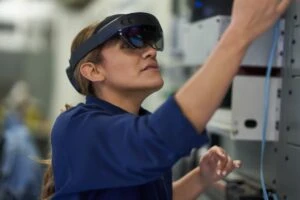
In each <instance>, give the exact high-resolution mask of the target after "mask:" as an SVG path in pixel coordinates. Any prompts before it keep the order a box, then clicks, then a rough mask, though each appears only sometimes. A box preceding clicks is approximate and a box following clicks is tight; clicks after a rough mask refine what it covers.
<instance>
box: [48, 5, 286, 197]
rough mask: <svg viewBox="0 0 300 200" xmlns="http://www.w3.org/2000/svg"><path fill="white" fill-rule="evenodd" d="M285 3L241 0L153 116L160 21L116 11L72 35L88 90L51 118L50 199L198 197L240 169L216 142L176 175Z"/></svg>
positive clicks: (81, 83)
mask: <svg viewBox="0 0 300 200" xmlns="http://www.w3.org/2000/svg"><path fill="white" fill-rule="evenodd" d="M288 4H289V0H282V1H280V2H279V1H277V0H261V1H260V4H259V5H257V3H255V2H254V1H244V0H235V2H234V8H233V14H232V22H231V24H230V26H229V27H228V29H227V30H226V32H225V33H224V35H223V37H222V39H221V40H220V42H219V44H218V45H217V47H216V49H215V51H214V52H213V53H212V55H211V56H210V57H209V59H208V60H207V62H206V64H205V65H204V66H203V67H202V68H201V69H200V70H199V71H198V72H197V73H195V75H194V76H193V77H192V78H191V79H190V80H189V81H188V82H187V83H186V84H185V85H184V86H183V87H182V88H180V89H179V90H178V92H177V93H176V94H175V95H174V96H173V97H170V98H169V99H168V100H167V101H166V102H165V103H164V104H163V105H162V106H161V107H160V108H158V109H157V110H156V111H155V112H154V113H153V114H149V113H148V112H147V111H146V110H144V109H143V108H141V104H142V102H143V101H144V99H145V98H146V97H147V96H149V95H150V94H152V93H153V92H155V91H157V90H159V89H160V88H161V87H162V85H163V80H162V78H161V75H160V71H159V65H158V63H157V60H156V53H157V51H158V50H162V49H163V37H162V30H161V27H160V25H159V22H158V21H157V19H156V18H155V17H154V16H152V15H150V14H147V13H131V14H124V15H113V16H110V17H108V18H106V19H105V20H104V21H103V22H101V23H99V24H96V25H91V26H89V27H87V28H85V29H83V30H82V31H81V32H80V33H79V34H78V35H77V37H76V38H75V39H74V41H73V44H72V49H71V59H70V66H69V67H68V69H67V75H68V77H69V79H70V81H71V83H72V85H73V86H74V87H75V89H76V90H77V91H78V92H80V93H81V94H84V95H86V96H87V98H86V103H85V104H79V105H77V106H75V107H73V108H71V109H69V110H67V111H66V112H64V113H62V114H61V115H60V116H59V117H58V118H57V120H56V122H55V124H54V127H53V130H52V135H51V142H52V165H53V174H54V183H55V184H54V185H55V193H54V194H53V199H194V198H196V197H197V196H198V195H199V194H200V193H201V192H202V191H203V190H205V189H206V188H207V187H208V186H210V185H211V184H213V183H214V182H215V181H217V180H220V179H221V178H223V177H224V176H226V175H227V174H228V173H230V172H231V171H232V170H233V169H235V168H238V167H239V166H240V162H239V161H233V160H232V159H231V158H230V157H229V156H228V155H226V153H225V152H224V151H223V150H222V149H221V148H219V147H213V148H212V149H210V150H209V151H208V153H207V154H206V155H205V156H204V157H203V158H202V159H201V161H200V164H199V167H197V168H195V169H194V170H192V171H191V172H190V173H188V174H187V175H186V176H184V177H183V178H182V179H180V180H179V181H177V182H176V183H174V184H173V186H172V183H171V172H170V171H171V167H172V165H173V164H174V163H175V162H176V161H177V160H178V159H179V158H181V157H182V156H185V155H187V154H188V153H189V152H190V150H191V149H192V148H194V147H197V148H198V147H200V146H201V145H203V144H204V143H206V142H207V136H206V135H205V132H203V129H204V127H205V124H206V123H207V122H208V120H209V119H210V117H211V115H212V114H213V112H214V111H215V109H216V108H217V107H218V105H219V102H220V101H221V100H222V98H223V96H224V94H225V92H226V90H227V88H228V85H229V84H230V82H231V81H232V79H233V77H234V75H235V74H236V72H237V70H238V67H239V64H240V62H241V60H242V58H243V56H244V54H245V51H246V49H247V47H248V46H249V45H250V43H251V41H253V40H254V39H255V38H256V37H257V36H258V35H259V34H261V33H262V32H264V31H265V30H266V29H267V28H269V27H270V26H271V25H272V24H273V23H274V22H275V21H276V19H277V18H278V17H279V16H280V15H281V14H282V13H283V12H284V10H285V9H286V7H287V6H288ZM49 175H50V176H49ZM47 177H51V168H50V170H49V173H48V174H47ZM51 180H52V179H51V178H50V179H49V180H46V184H47V183H51ZM47 189H49V188H44V191H47ZM50 189H51V187H50ZM52 192H53V191H52ZM47 195H49V194H46V195H45V196H46V198H47ZM45 196H44V197H45Z"/></svg>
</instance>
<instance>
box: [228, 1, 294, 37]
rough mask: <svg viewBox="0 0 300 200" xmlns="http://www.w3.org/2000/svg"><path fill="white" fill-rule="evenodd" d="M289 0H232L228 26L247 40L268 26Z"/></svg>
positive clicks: (280, 13) (284, 8)
mask: <svg viewBox="0 0 300 200" xmlns="http://www.w3.org/2000/svg"><path fill="white" fill-rule="evenodd" d="M290 1H291V0H259V1H257V0H234V5H233V9H232V18H231V24H230V28H231V29H234V30H235V31H238V32H239V33H240V34H241V35H243V36H244V39H245V40H247V41H248V42H251V41H253V40H254V39H255V38H256V37H258V36H259V35H260V34H261V33H263V32H265V31H266V30H267V29H268V28H270V27H271V26H272V25H273V24H274V23H275V21H276V20H277V19H278V18H279V17H280V16H281V15H282V14H283V13H284V12H285V10H286V9H287V7H288V5H289V4H290Z"/></svg>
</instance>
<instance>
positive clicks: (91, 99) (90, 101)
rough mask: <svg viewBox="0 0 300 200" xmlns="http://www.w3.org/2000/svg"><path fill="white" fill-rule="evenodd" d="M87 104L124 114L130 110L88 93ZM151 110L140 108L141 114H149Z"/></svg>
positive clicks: (113, 112)
mask: <svg viewBox="0 0 300 200" xmlns="http://www.w3.org/2000/svg"><path fill="white" fill-rule="evenodd" d="M85 103H86V105H96V106H97V107H100V108H102V109H103V110H106V111H109V112H110V113H112V114H124V113H128V111H126V110H124V109H122V108H120V107H118V106H116V105H114V104H111V103H109V102H107V101H104V100H102V99H99V98H97V97H95V96H92V95H88V96H87V97H86V102H85ZM149 113H150V112H149V111H147V110H146V109H144V108H142V107H141V108H140V110H139V115H146V114H149Z"/></svg>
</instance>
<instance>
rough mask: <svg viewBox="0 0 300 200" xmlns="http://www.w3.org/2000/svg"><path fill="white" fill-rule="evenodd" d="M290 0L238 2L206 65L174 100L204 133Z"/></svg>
mask: <svg viewBox="0 0 300 200" xmlns="http://www.w3.org/2000/svg"><path fill="white" fill-rule="evenodd" d="M289 3H290V0H281V1H278V0H260V1H259V3H258V2H257V1H255V0H235V1H234V6H233V11H232V21H231V23H230V25H229V27H228V28H227V30H226V31H225V33H224V34H223V36H222V38H221V40H220V41H219V43H218V44H217V46H216V48H215V50H214V51H213V53H212V54H211V55H210V57H209V58H208V60H207V61H206V63H205V64H204V65H203V66H202V67H201V69H200V70H199V71H198V72H196V73H195V74H194V76H193V77H192V78H191V79H190V80H189V81H188V82H186V83H185V85H184V86H183V87H182V88H180V89H179V90H178V92H177V93H176V95H175V100H176V101H177V103H178V104H179V106H180V108H181V109H182V111H183V113H184V114H185V116H186V117H187V118H188V119H189V120H190V121H191V123H192V124H193V125H194V127H196V129H197V130H198V131H199V132H201V131H202V130H203V128H204V127H205V124H206V123H207V122H208V120H209V119H210V118H211V116H212V114H213V113H214V111H215V110H216V109H217V107H218V106H219V104H220V102H221V100H222V99H223V97H224V95H225V93H226V91H227V89H228V86H229V85H230V83H231V81H232V80H233V78H234V76H235V74H236V73H237V71H238V68H239V66H240V63H241V61H242V58H243V57H244V55H245V52H246V50H247V48H248V46H249V45H250V44H251V42H252V41H253V40H254V39H255V38H256V37H257V36H259V35H260V34H261V33H263V32H264V31H266V30H267V29H268V28H270V27H271V26H272V25H273V24H274V23H275V21H276V20H277V19H278V18H279V17H280V16H281V15H282V14H283V12H284V11H285V10H286V8H287V7H288V5H289Z"/></svg>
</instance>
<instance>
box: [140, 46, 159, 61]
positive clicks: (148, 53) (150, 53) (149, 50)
mask: <svg viewBox="0 0 300 200" xmlns="http://www.w3.org/2000/svg"><path fill="white" fill-rule="evenodd" d="M156 53H157V51H156V49H154V48H153V47H152V46H150V45H147V46H146V47H145V48H143V53H142V56H143V58H149V57H150V58H156Z"/></svg>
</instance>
